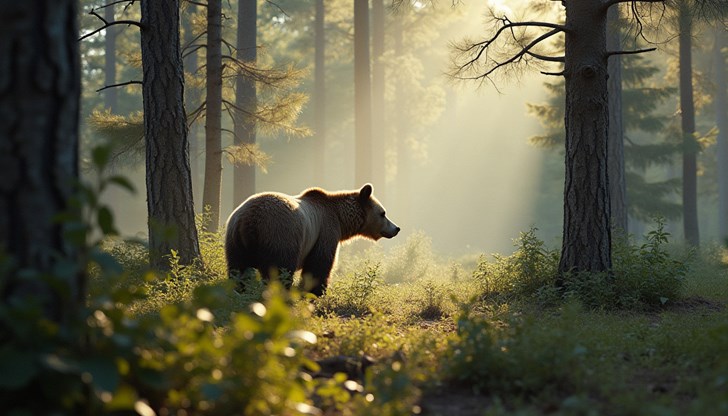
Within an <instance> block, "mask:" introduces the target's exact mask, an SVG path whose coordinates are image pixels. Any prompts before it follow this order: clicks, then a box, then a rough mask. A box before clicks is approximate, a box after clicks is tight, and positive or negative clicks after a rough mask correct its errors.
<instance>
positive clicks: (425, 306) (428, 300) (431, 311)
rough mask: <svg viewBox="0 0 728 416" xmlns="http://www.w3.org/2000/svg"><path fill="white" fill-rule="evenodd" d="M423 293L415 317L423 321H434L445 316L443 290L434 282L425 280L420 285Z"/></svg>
mask: <svg viewBox="0 0 728 416" xmlns="http://www.w3.org/2000/svg"><path fill="white" fill-rule="evenodd" d="M420 287H421V289H422V292H423V298H424V299H422V300H423V301H422V302H421V303H420V308H419V310H418V312H417V315H418V316H419V317H420V318H423V319H429V320H436V319H440V318H442V317H443V315H445V311H444V310H443V302H444V301H445V293H444V292H445V290H444V288H443V287H442V285H439V284H437V283H435V281H434V280H431V279H430V280H426V281H424V282H423V283H421V284H420Z"/></svg>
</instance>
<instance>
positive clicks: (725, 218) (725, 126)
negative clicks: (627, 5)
mask: <svg viewBox="0 0 728 416" xmlns="http://www.w3.org/2000/svg"><path fill="white" fill-rule="evenodd" d="M726 47H728V42H727V41H726V32H725V29H724V28H722V27H720V25H718V27H716V29H715V44H714V45H713V60H714V65H715V100H714V101H715V123H716V125H717V126H718V138H717V142H718V149H717V153H718V155H717V165H718V226H719V228H718V232H719V237H720V238H721V240H722V241H726V239H728V91H726V89H727V88H728V82H726V70H725V65H726V63H725V55H724V54H723V48H726Z"/></svg>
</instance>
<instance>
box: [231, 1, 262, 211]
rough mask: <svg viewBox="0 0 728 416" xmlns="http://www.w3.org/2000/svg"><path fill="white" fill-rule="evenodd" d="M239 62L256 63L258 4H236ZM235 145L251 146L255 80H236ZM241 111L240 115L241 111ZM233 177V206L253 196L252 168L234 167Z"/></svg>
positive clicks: (253, 139)
mask: <svg viewBox="0 0 728 416" xmlns="http://www.w3.org/2000/svg"><path fill="white" fill-rule="evenodd" d="M237 35H238V39H237V45H238V56H237V58H238V60H240V61H242V62H248V63H253V64H254V63H256V62H257V59H258V2H257V1H256V0H240V1H239V2H238V33H237ZM235 106H236V107H237V108H238V109H236V110H235V115H236V117H235V120H234V121H235V144H236V145H254V144H255V140H256V119H255V114H256V112H257V111H258V98H257V89H256V86H255V80H254V79H252V78H248V77H245V76H243V75H238V76H237V78H236V80H235ZM241 110H242V111H241ZM233 169H234V173H233V206H234V207H237V206H238V205H239V204H240V203H242V202H243V201H244V200H245V199H247V198H248V197H249V196H251V195H253V194H254V193H255V164H251V165H236V166H235V167H234V168H233Z"/></svg>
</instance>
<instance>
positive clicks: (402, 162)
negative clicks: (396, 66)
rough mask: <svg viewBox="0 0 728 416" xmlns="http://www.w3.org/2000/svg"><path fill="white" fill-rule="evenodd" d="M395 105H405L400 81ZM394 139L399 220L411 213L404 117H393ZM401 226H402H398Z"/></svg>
mask: <svg viewBox="0 0 728 416" xmlns="http://www.w3.org/2000/svg"><path fill="white" fill-rule="evenodd" d="M404 18H405V16H404V14H400V15H399V16H397V18H396V19H394V25H393V32H394V54H395V56H397V57H400V56H403V55H404V53H405V51H404V27H403V25H402V20H403V19H404ZM394 90H395V94H396V95H395V104H394V106H395V107H396V108H404V107H405V106H406V105H407V102H406V98H405V91H404V85H403V83H402V82H401V81H400V82H399V84H398V85H395V89H394ZM395 119H396V121H395V131H396V135H395V139H394V140H396V147H397V185H396V194H397V199H396V201H397V206H398V209H397V213H398V215H399V216H400V218H404V219H407V218H409V216H410V214H411V212H410V210H411V205H412V204H411V201H412V193H411V191H410V185H411V184H410V181H411V180H410V177H411V173H412V153H411V149H410V146H409V144H408V143H407V139H408V137H409V129H408V127H409V124H408V123H407V119H405V118H404V117H395ZM400 225H402V224H400ZM405 229H406V227H405Z"/></svg>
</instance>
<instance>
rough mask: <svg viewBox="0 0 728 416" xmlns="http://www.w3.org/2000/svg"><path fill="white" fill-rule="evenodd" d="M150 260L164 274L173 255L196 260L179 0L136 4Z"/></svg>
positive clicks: (197, 245)
mask: <svg viewBox="0 0 728 416" xmlns="http://www.w3.org/2000/svg"><path fill="white" fill-rule="evenodd" d="M141 12H142V18H141V24H142V29H141V49H142V72H143V74H144V75H143V86H142V97H143V101H144V138H145V140H146V166H147V210H148V212H149V261H150V264H151V266H152V267H154V268H157V269H160V270H167V269H168V268H169V262H168V260H167V259H166V256H168V255H169V254H170V252H171V250H175V251H176V252H177V254H178V256H179V260H180V262H181V263H182V264H190V263H192V261H193V260H194V259H197V258H199V257H200V248H199V244H198V240H197V229H196V228H195V212H194V204H193V199H192V181H191V178H190V160H189V154H188V152H189V144H188V142H187V117H186V115H185V109H184V71H183V70H182V56H181V54H180V45H179V1H178V0H167V1H144V2H141Z"/></svg>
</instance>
